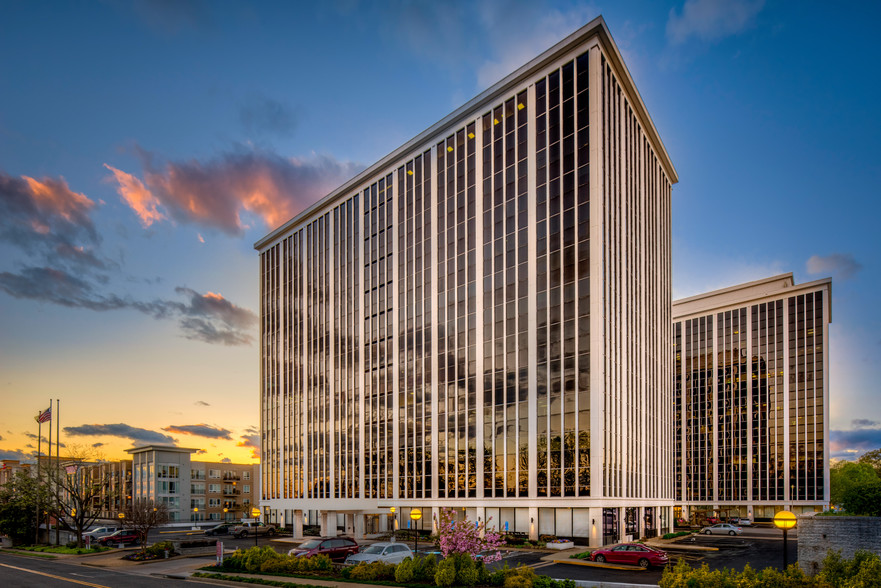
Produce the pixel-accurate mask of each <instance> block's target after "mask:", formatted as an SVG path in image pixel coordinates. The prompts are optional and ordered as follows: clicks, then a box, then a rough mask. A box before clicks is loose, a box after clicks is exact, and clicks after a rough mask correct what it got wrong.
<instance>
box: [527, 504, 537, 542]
mask: <svg viewBox="0 0 881 588" xmlns="http://www.w3.org/2000/svg"><path fill="white" fill-rule="evenodd" d="M529 540H530V541H538V507H537V506H530V507H529Z"/></svg>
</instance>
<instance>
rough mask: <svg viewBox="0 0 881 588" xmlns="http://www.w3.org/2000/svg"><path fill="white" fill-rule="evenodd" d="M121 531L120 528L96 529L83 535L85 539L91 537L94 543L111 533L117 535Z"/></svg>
mask: <svg viewBox="0 0 881 588" xmlns="http://www.w3.org/2000/svg"><path fill="white" fill-rule="evenodd" d="M118 530H119V527H96V528H94V529H92V530H91V531H88V532H86V533H83V539H85V538H86V537H91V539H92V541H95V540H96V539H100V538H101V537H106V536H107V535H110V534H111V533H116V532H117V531H118Z"/></svg>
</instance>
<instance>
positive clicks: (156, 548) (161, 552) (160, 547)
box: [147, 541, 174, 557]
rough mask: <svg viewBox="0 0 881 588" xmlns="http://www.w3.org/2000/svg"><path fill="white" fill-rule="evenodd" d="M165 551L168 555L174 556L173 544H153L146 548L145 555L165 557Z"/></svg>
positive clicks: (167, 542) (164, 542) (168, 542)
mask: <svg viewBox="0 0 881 588" xmlns="http://www.w3.org/2000/svg"><path fill="white" fill-rule="evenodd" d="M166 550H167V551H168V555H174V543H172V542H171V541H160V542H158V543H154V544H153V545H151V546H150V547H148V548H147V553H148V554H149V555H153V556H162V557H165V551H166Z"/></svg>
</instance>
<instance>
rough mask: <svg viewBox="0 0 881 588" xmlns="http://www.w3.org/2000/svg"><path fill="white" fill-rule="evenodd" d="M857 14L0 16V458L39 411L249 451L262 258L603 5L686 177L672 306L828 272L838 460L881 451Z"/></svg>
mask: <svg viewBox="0 0 881 588" xmlns="http://www.w3.org/2000/svg"><path fill="white" fill-rule="evenodd" d="M842 7H843V8H842V9H839V10H832V9H830V7H829V4H828V3H820V2H812V1H805V2H798V3H793V2H782V1H780V2H770V1H768V2H765V1H762V0H685V1H683V0H676V1H675V2H659V1H645V2H629V1H615V2H577V1H573V2H555V1H551V0H528V1H513V2H502V1H486V2H465V1H462V2H457V1H445V2H434V1H425V2H422V1H416V0H410V1H408V0H391V1H386V2H366V1H365V2H359V1H358V0H341V1H337V2H331V1H322V2H314V3H307V2H298V1H291V2H276V3H274V2H229V1H223V0H218V1H208V0H205V1H199V0H174V1H172V0H133V1H129V2H116V1H110V0H107V1H96V2H45V1H44V2H39V1H38V2H32V1H24V0H22V1H17V0H0V13H2V14H3V17H2V18H0V459H28V458H29V456H32V455H33V452H34V450H35V448H36V447H35V446H36V439H37V425H36V423H35V421H34V419H33V417H34V416H35V415H36V414H37V413H38V412H39V411H41V410H45V409H46V408H47V407H48V406H49V401H50V399H60V400H61V403H60V411H59V412H58V413H57V414H56V415H55V416H56V419H57V422H58V424H60V426H61V432H62V435H61V440H62V442H63V443H64V445H65V448H64V449H62V453H63V452H65V451H70V452H72V451H79V452H89V453H91V454H93V455H94V456H96V457H101V458H105V459H117V458H122V457H124V456H125V454H124V450H125V449H126V448H129V447H132V446H133V445H143V444H147V443H158V444H176V445H179V446H182V447H192V448H195V449H199V450H200V453H199V454H198V455H197V456H195V459H203V460H212V461H221V460H231V461H233V462H244V463H248V462H250V461H251V460H253V459H256V458H257V457H258V456H259V439H258V426H259V421H258V404H259V400H258V398H259V396H258V394H259V381H258V377H259V348H258V314H257V313H258V312H259V306H258V257H257V253H256V252H255V251H254V249H253V244H254V243H255V242H256V241H257V240H258V239H260V238H261V237H263V236H264V235H266V234H267V233H269V232H270V231H271V230H272V229H274V228H275V227H277V226H278V225H280V224H282V223H284V222H285V221H287V220H288V219H290V218H291V217H292V216H294V215H296V214H297V213H298V212H299V211H301V210H303V209H304V208H305V207H307V206H308V205H310V204H311V203H313V202H315V201H316V200H318V199H320V198H321V197H322V196H324V195H325V194H327V193H328V192H330V191H331V190H333V189H334V188H335V187H337V186H339V185H340V184H342V183H343V182H344V181H345V180H347V179H348V178H350V177H352V176H353V175H355V174H356V173H357V172H358V171H360V170H362V169H364V168H365V167H366V166H368V165H370V164H372V163H373V162H375V161H377V160H378V159H380V158H381V157H383V156H385V155H386V154H388V153H389V152H391V151H393V150H394V149H396V148H397V147H399V146H400V145H402V144H403V143H405V142H406V141H408V140H409V139H411V138H412V137H414V136H416V135H417V134H419V133H420V132H421V131H423V130H424V129H426V128H428V127H429V126H431V125H432V124H434V123H435V122H437V121H438V120H440V119H441V118H443V117H444V116H446V115H447V114H449V113H450V112H452V111H453V110H455V109H456V108H458V107H459V106H461V105H462V104H464V103H465V102H466V101H468V100H469V99H471V98H472V97H474V96H475V95H477V94H478V93H479V92H481V91H482V90H484V89H486V88H487V87H489V86H491V85H492V84H493V83H495V82H496V81H498V80H499V79H501V78H502V77H504V76H505V75H507V74H508V73H510V72H512V71H514V70H515V69H516V68H517V67H519V66H520V65H523V64H524V63H526V62H527V61H529V60H530V59H531V58H532V57H534V56H536V55H538V54H539V53H541V52H542V51H544V50H546V49H548V48H549V47H551V46H552V45H554V44H555V43H556V42H557V41H559V40H561V39H563V38H564V37H565V36H567V35H568V34H570V33H572V32H573V31H575V30H577V29H578V28H580V27H581V26H583V25H584V24H586V23H587V22H589V21H590V20H592V19H593V18H595V17H596V16H599V15H602V16H603V17H604V18H605V20H606V23H607V25H608V27H609V30H610V31H611V34H612V36H613V38H614V39H615V41H616V42H617V44H618V46H619V49H620V50H621V53H622V55H623V56H624V59H625V62H626V63H627V66H628V68H629V70H630V73H631V75H632V77H633V78H634V80H635V82H636V85H637V87H638V88H639V91H640V93H641V95H642V97H643V100H644V101H645V103H646V106H647V108H648V111H649V113H650V115H651V117H652V119H653V121H654V124H655V126H656V127H657V129H658V131H659V133H660V136H661V137H662V139H663V141H664V144H665V146H666V148H667V150H668V152H669V153H670V156H671V158H672V161H673V164H674V166H675V167H676V169H677V171H678V173H679V178H680V182H679V183H678V184H677V185H675V186H674V188H673V283H674V292H673V295H674V298H681V297H685V296H690V295H694V294H699V293H702V292H706V291H709V290H712V289H716V288H722V287H726V286H731V285H735V284H739V283H742V282H745V281H749V280H754V279H759V278H764V277H769V276H772V275H777V274H780V273H786V272H792V273H793V274H794V277H795V280H796V282H797V283H802V282H808V281H812V280H816V279H820V278H826V277H831V278H832V280H833V285H832V324H831V326H830V331H831V341H830V342H829V349H830V356H831V359H830V371H831V374H830V390H829V394H830V398H831V400H830V404H831V422H830V428H831V435H830V436H831V440H832V448H831V449H832V451H831V453H832V456H833V457H836V458H850V459H853V458H855V457H857V456H859V455H860V454H861V453H862V452H864V451H867V450H871V449H875V448H878V447H881V394H879V391H881V386H879V382H881V361H878V358H879V355H881V354H879V352H881V334H879V333H881V318H879V311H878V302H879V296H878V292H879V291H881V270H879V266H878V261H877V260H878V259H879V257H881V256H879V254H881V238H879V231H878V228H877V225H878V220H877V219H878V217H879V212H881V205H879V200H881V198H879V197H881V189H879V186H881V138H879V137H881V133H879V130H881V108H879V99H878V96H879V95H881V77H879V76H878V75H877V71H878V68H879V64H881V45H879V44H878V43H877V41H876V40H875V39H876V28H877V25H878V23H879V22H881V4H879V3H877V2H869V1H865V2H851V3H847V4H846V5H842ZM54 429H55V427H53V434H54ZM42 431H43V434H44V436H45V434H46V432H47V429H46V427H45V426H44V428H43V430H42ZM43 447H44V448H45V445H44V446H43Z"/></svg>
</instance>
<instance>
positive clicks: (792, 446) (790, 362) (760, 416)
mask: <svg viewBox="0 0 881 588" xmlns="http://www.w3.org/2000/svg"><path fill="white" fill-rule="evenodd" d="M775 282H776V283H775ZM771 287H775V288H773V289H776V290H778V291H779V292H778V293H777V294H774V293H773V292H772V293H769V289H771ZM829 287H830V286H829V281H828V280H826V281H820V282H815V283H814V284H809V285H804V286H800V287H799V289H800V290H802V291H801V292H800V293H798V294H796V293H791V292H783V291H782V290H783V289H784V288H786V289H789V290H792V288H793V284H792V278H791V274H788V275H784V276H780V277H777V278H769V279H767V280H764V281H760V282H756V283H752V284H746V285H743V286H739V287H737V289H740V290H741V292H739V293H735V294H729V293H728V291H722V292H724V293H725V296H726V298H725V304H724V308H720V309H719V310H704V311H702V312H700V313H692V312H689V310H690V308H692V307H693V306H694V305H701V306H704V307H707V306H710V307H711V306H712V304H713V296H715V295H717V294H715V293H710V294H707V295H703V296H699V297H695V298H691V299H687V301H683V302H681V303H677V304H675V305H674V315H676V316H677V318H676V319H675V321H676V322H675V323H674V327H673V332H674V340H673V341H674V349H675V352H676V362H675V364H674V365H675V368H674V369H675V371H674V378H673V380H674V392H675V394H676V412H677V416H676V418H677V421H678V422H677V423H676V425H675V431H676V440H677V458H676V479H677V496H676V498H677V501H680V502H681V503H684V504H691V505H700V506H701V507H703V508H706V509H710V510H719V509H720V508H724V507H731V508H732V509H734V510H738V511H739V512H741V513H742V514H743V515H744V516H746V515H747V512H751V511H753V510H755V512H756V516H758V517H759V518H767V516H773V509H772V510H767V509H766V508H764V507H767V506H774V505H777V506H781V507H782V506H784V505H786V506H792V505H799V504H801V506H811V505H820V504H822V503H826V502H828V494H829V492H828V488H827V482H828V468H829V465H828V463H827V462H828V459H827V457H826V442H827V440H828V424H827V422H826V419H825V417H824V415H825V413H826V410H827V408H828V398H827V393H826V390H825V388H824V385H825V384H824V382H825V366H827V365H828V363H827V362H828V359H827V358H826V357H825V356H824V353H823V351H824V346H823V339H824V334H825V330H826V325H827V324H828V322H829V317H828V309H827V306H826V305H824V299H825V300H827V301H828V296H829V294H828V291H829ZM732 290H733V289H732ZM732 296H733V297H734V298H735V299H737V302H732V298H731V297H732ZM824 297H825V298H824ZM680 317H681V318H680ZM680 337H682V339H681V340H680ZM740 506H743V507H744V508H742V509H741V508H739V507H740ZM767 513H771V514H770V515H768V514H767Z"/></svg>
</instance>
